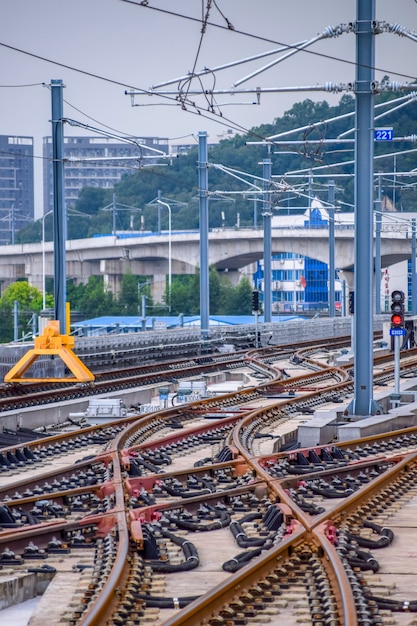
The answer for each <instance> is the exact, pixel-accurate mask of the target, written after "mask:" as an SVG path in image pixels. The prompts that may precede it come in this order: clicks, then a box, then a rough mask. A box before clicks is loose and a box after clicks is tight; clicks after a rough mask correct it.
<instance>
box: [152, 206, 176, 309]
mask: <svg viewBox="0 0 417 626" xmlns="http://www.w3.org/2000/svg"><path fill="white" fill-rule="evenodd" d="M156 202H157V203H158V204H160V205H162V206H164V207H166V208H167V209H168V307H169V312H170V313H171V287H172V256H171V235H172V230H171V207H170V205H169V204H168V202H163V200H160V199H159V198H158V199H157V200H156Z"/></svg>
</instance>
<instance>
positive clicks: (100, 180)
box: [43, 137, 168, 213]
mask: <svg viewBox="0 0 417 626" xmlns="http://www.w3.org/2000/svg"><path fill="white" fill-rule="evenodd" d="M132 139H134V140H135V141H136V142H137V144H133V143H125V142H122V141H117V140H115V139H112V138H106V137H65V138H64V159H65V164H64V201H65V204H66V207H67V208H70V207H73V206H74V205H75V203H76V201H77V199H78V196H79V195H80V191H81V189H82V188H83V187H100V188H103V189H107V188H109V189H111V188H112V187H113V186H114V185H115V184H116V183H117V182H119V180H120V179H121V178H122V176H123V175H124V174H133V172H134V171H135V170H136V169H137V167H138V164H139V162H141V160H143V161H142V164H143V162H145V163H149V162H150V161H148V160H147V158H149V157H150V156H151V157H157V156H158V151H159V152H164V153H165V154H168V139H165V138H160V137H134V138H132ZM139 144H140V145H139ZM43 157H44V170H43V196H44V203H43V204H44V212H45V213H46V211H49V210H51V209H52V208H53V197H52V190H53V187H52V162H51V158H52V138H51V137H44V138H43ZM132 157H133V158H132ZM135 157H136V158H137V161H135V160H134V158H135Z"/></svg>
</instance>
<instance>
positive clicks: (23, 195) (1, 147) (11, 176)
mask: <svg viewBox="0 0 417 626" xmlns="http://www.w3.org/2000/svg"><path fill="white" fill-rule="evenodd" d="M34 205H35V199H34V183H33V137H17V136H14V135H0V245H7V244H12V243H14V242H15V235H16V233H17V231H18V230H19V229H20V228H23V226H26V225H27V224H28V223H29V222H33V218H34V210H35V207H34Z"/></svg>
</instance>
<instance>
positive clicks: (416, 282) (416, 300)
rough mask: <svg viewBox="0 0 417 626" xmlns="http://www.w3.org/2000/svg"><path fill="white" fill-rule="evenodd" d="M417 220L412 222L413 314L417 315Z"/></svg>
mask: <svg viewBox="0 0 417 626" xmlns="http://www.w3.org/2000/svg"><path fill="white" fill-rule="evenodd" d="M416 270H417V268H416V220H415V218H414V217H413V219H412V220H411V313H412V314H413V315H417V274H416Z"/></svg>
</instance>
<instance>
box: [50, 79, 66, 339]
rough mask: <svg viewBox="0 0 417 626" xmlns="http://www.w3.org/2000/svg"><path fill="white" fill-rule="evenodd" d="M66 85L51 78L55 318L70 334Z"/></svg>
mask: <svg viewBox="0 0 417 626" xmlns="http://www.w3.org/2000/svg"><path fill="white" fill-rule="evenodd" d="M63 87H64V86H63V83H62V80H59V79H57V80H51V100H52V186H53V211H54V231H53V232H54V298H55V319H56V320H58V321H59V327H60V333H61V334H66V332H67V324H66V271H65V242H66V239H67V216H66V210H65V201H64V162H63V157H64V132H63V124H64V123H63Z"/></svg>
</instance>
